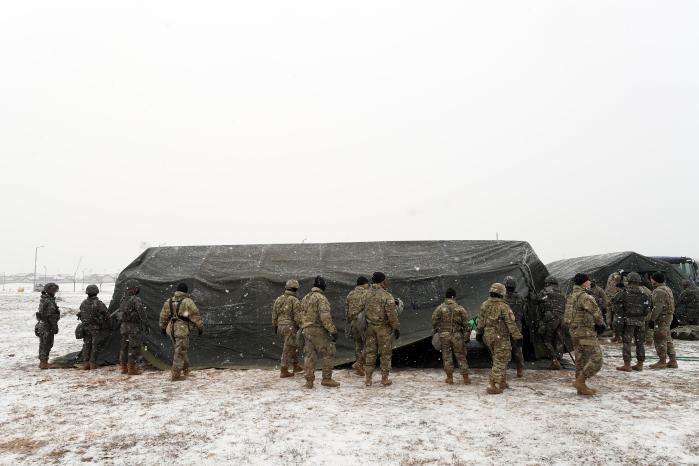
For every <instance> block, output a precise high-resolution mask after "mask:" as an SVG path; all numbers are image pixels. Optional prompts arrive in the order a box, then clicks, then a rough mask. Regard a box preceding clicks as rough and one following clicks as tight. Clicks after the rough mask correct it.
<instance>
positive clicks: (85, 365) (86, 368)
mask: <svg viewBox="0 0 699 466" xmlns="http://www.w3.org/2000/svg"><path fill="white" fill-rule="evenodd" d="M90 369H92V368H91V367H90V363H89V362H84V363H82V365H81V366H80V370H83V371H89V370H90Z"/></svg>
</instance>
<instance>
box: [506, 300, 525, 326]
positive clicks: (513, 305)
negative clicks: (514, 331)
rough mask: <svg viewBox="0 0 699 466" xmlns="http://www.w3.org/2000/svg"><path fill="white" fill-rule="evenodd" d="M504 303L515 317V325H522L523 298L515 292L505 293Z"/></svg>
mask: <svg viewBox="0 0 699 466" xmlns="http://www.w3.org/2000/svg"><path fill="white" fill-rule="evenodd" d="M505 302H507V305H508V306H510V309H512V313H513V314H514V315H515V323H516V324H517V326H518V327H519V326H520V325H522V317H523V316H524V298H522V295H520V294H519V293H517V292H514V293H507V295H505Z"/></svg>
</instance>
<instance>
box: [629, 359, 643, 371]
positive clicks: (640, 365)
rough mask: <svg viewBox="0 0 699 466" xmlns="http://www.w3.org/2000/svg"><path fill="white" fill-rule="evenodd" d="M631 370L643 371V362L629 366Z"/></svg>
mask: <svg viewBox="0 0 699 466" xmlns="http://www.w3.org/2000/svg"><path fill="white" fill-rule="evenodd" d="M631 369H632V370H635V371H638V372H641V371H642V370H643V361H638V362H637V363H636V364H634V365H633V366H631Z"/></svg>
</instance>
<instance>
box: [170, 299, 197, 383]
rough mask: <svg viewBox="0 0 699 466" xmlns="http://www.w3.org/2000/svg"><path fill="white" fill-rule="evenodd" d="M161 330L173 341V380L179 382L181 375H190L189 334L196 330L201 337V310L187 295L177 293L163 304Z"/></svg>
mask: <svg viewBox="0 0 699 466" xmlns="http://www.w3.org/2000/svg"><path fill="white" fill-rule="evenodd" d="M159 323H160V329H161V330H164V331H165V333H166V334H167V336H169V337H170V338H171V339H172V341H173V346H174V350H175V352H174V355H173V358H172V378H173V379H174V380H178V379H179V378H180V374H181V373H182V372H184V375H188V374H189V356H188V352H189V334H190V332H191V331H192V330H194V329H195V328H196V329H197V330H198V331H199V334H200V335H201V334H202V332H203V331H204V321H203V320H202V318H201V314H200V313H199V308H197V305H196V304H194V301H193V300H192V298H190V297H189V296H188V295H187V293H184V292H182V291H176V292H175V295H174V296H173V297H172V298H169V299H167V300H166V301H165V303H164V304H163V308H162V309H161V310H160V322H159Z"/></svg>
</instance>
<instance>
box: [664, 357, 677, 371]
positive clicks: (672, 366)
mask: <svg viewBox="0 0 699 466" xmlns="http://www.w3.org/2000/svg"><path fill="white" fill-rule="evenodd" d="M678 367H679V366H678V365H677V358H675V357H674V356H670V360H669V361H668V363H667V368H668V369H677V368H678Z"/></svg>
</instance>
